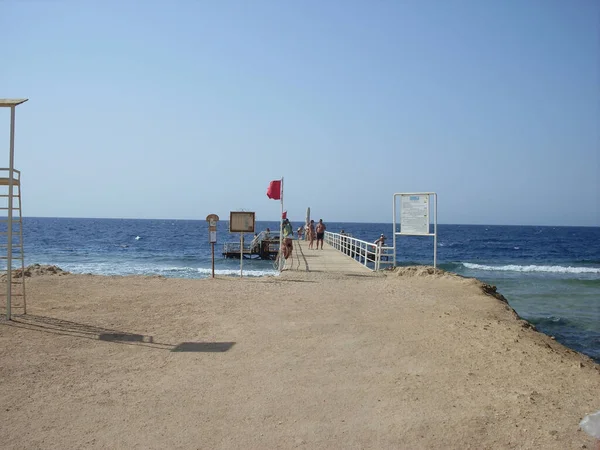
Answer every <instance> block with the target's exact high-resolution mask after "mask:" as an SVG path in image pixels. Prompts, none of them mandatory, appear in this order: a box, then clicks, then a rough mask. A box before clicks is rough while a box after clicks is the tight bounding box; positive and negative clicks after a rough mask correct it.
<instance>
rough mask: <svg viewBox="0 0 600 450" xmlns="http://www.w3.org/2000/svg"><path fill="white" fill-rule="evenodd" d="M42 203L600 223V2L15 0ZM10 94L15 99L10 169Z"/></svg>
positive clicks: (119, 210) (11, 15)
mask: <svg viewBox="0 0 600 450" xmlns="http://www.w3.org/2000/svg"><path fill="white" fill-rule="evenodd" d="M0 29H2V30H3V38H2V39H1V40H0V54H1V55H2V64H1V66H0V97H2V98H14V97H25V98H29V101H28V102H27V103H25V104H23V105H21V106H19V107H17V111H16V141H15V167H16V168H17V169H19V170H21V171H22V179H23V214H24V215H25V216H37V217H97V218H103V217H114V218H155V219H160V218H169V219H204V218H205V217H206V216H207V215H208V214H210V213H216V214H218V215H219V216H220V217H221V219H224V218H228V216H229V212H230V211H237V210H246V211H255V212H256V218H257V220H276V219H277V218H278V217H279V214H280V204H279V202H277V201H274V200H269V199H268V198H267V197H266V194H265V193H266V189H267V186H268V184H269V182H270V181H271V180H275V179H280V178H281V177H283V178H284V207H285V209H286V210H287V211H288V216H289V217H290V218H291V219H294V220H299V219H302V218H304V215H305V212H306V208H307V207H309V206H310V207H311V211H312V214H313V217H315V216H318V217H319V218H323V219H324V220H325V221H326V222H327V221H338V222H388V223H389V222H391V221H392V199H393V194H394V193H402V192H436V193H437V195H438V222H439V223H448V224H498V225H503V224H514V225H581V226H600V207H599V205H600V2H598V1H596V0H572V1H564V0H505V1H481V0H447V1H442V0H436V1H431V0H408V1H402V0H389V1H385V0H382V1H366V0H365V1H351V0H344V1H341V0H339V1H338V0H327V1H322V0H320V1H316V0H307V1H301V2H291V1H275V0H273V1H261V0H256V1H252V2H248V1H227V0H224V1H218V2H215V1H203V0H197V1H192V0H188V1H184V0H178V1H155V0H148V1H141V0H140V1H134V0H121V1H112V0H103V1H88V2H81V1H67V0H64V1H63V0H45V1H35V0H0ZM9 111H10V109H9V108H1V109H0V158H2V159H0V165H4V166H5V167H7V166H8V158H9V157H8V155H9V151H8V148H9V128H10V127H9V123H10V114H9Z"/></svg>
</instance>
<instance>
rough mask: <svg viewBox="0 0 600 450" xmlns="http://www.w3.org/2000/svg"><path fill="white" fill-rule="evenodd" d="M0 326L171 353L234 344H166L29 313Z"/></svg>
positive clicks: (215, 349)
mask: <svg viewBox="0 0 600 450" xmlns="http://www.w3.org/2000/svg"><path fill="white" fill-rule="evenodd" d="M0 325H4V326H10V327H15V328H24V329H27V330H33V331H40V332H43V333H51V334H58V335H62V336H72V337H77V338H83V339H91V340H95V341H104V342H113V343H116V344H124V345H138V346H143V347H150V348H155V349H160V350H168V351H172V352H210V353H213V352H226V351H228V350H229V349H231V347H233V346H234V345H235V342H182V343H180V344H167V343H163V342H155V341H154V338H153V337H152V336H148V335H143V334H135V333H128V332H124V331H119V330H111V329H108V328H102V327H97V326H94V325H88V324H84V323H77V322H71V321H68V320H62V319H57V318H55V317H46V316H35V315H29V314H23V315H16V316H14V317H13V320H10V321H8V320H2V321H0Z"/></svg>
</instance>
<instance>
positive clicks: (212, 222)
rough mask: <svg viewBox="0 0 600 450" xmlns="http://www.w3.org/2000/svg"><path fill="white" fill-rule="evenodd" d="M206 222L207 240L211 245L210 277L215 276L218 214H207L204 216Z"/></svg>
mask: <svg viewBox="0 0 600 450" xmlns="http://www.w3.org/2000/svg"><path fill="white" fill-rule="evenodd" d="M206 221H207V222H208V241H209V242H210V246H211V247H212V278H214V277H215V242H217V222H218V221H219V216H217V215H216V214H209V215H208V216H206Z"/></svg>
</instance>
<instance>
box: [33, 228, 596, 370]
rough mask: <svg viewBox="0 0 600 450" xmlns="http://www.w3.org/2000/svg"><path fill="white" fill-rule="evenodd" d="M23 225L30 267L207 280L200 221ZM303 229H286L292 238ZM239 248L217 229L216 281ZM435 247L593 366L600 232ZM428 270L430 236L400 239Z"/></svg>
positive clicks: (497, 236)
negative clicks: (230, 249) (227, 249)
mask: <svg viewBox="0 0 600 450" xmlns="http://www.w3.org/2000/svg"><path fill="white" fill-rule="evenodd" d="M23 220H24V223H23V233H24V239H23V240H24V249H25V263H26V264H27V265H29V264H34V263H39V264H53V265H57V266H59V267H60V268H62V269H63V270H66V271H69V272H72V273H92V274H98V275H162V276H165V277H180V278H206V277H209V276H210V275H211V260H212V258H211V245H210V244H209V242H208V241H209V238H208V226H207V223H206V221H204V220H141V219H139V220H138V219H135V220H134V219H75V218H72V219H71V218H36V217H26V218H24V219H23ZM325 223H326V224H327V229H328V231H332V232H340V231H342V230H344V231H345V232H346V233H349V234H351V235H352V236H353V237H355V238H358V239H363V240H366V241H369V242H373V241H374V240H376V239H377V238H378V237H379V235H380V234H381V233H383V234H385V235H386V236H387V237H388V245H391V242H392V241H391V236H392V233H393V229H392V227H393V226H392V224H391V223H342V222H325ZM294 225H295V226H294ZM300 225H301V223H294V222H293V221H292V226H293V229H294V230H295V229H296V228H297V227H298V226H300ZM267 227H269V228H270V229H271V230H278V223H277V222H260V221H259V222H257V224H256V231H262V230H264V229H266V228H267ZM247 238H248V239H251V238H252V236H251V235H247ZM239 239H240V235H239V234H238V233H229V231H228V222H227V221H220V222H219V223H218V228H217V243H216V244H215V272H216V274H218V275H230V276H239V274H240V261H239V260H238V259H225V258H224V257H223V256H222V252H223V246H224V244H225V243H226V242H239ZM437 246H438V248H437V261H438V267H440V268H442V269H445V270H448V271H451V272H455V273H457V274H460V275H463V276H466V277H475V278H477V279H479V280H481V281H484V282H486V283H490V284H493V285H496V286H497V287H498V291H499V292H500V293H501V294H502V295H504V296H505V297H506V298H507V300H508V302H509V303H510V305H511V306H512V308H513V309H515V311H516V312H517V313H518V314H519V316H520V317H522V318H523V319H526V320H527V321H529V322H531V323H532V324H534V325H535V326H536V328H537V329H538V330H540V331H541V332H543V333H546V334H548V335H551V336H554V337H555V338H556V340H557V341H559V342H561V343H563V344H564V345H566V346H568V347H570V348H572V349H574V350H577V351H579V352H581V353H584V354H587V355H589V356H590V357H592V358H593V359H594V360H595V361H597V362H599V363H600V228H599V227H553V226H499V225H438V241H437ZM432 263H433V238H432V237H427V236H422V237H421V236H419V237H413V236H411V237H409V236H398V239H397V264H398V265H414V264H427V265H431V264H432ZM243 274H244V276H249V277H261V276H277V271H276V270H275V269H274V267H273V261H260V260H244V264H243ZM365 301H374V300H373V299H365Z"/></svg>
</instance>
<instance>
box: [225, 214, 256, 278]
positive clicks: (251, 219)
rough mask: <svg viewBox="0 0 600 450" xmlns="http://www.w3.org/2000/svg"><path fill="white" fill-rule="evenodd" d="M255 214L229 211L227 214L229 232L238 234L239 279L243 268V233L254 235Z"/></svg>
mask: <svg viewBox="0 0 600 450" xmlns="http://www.w3.org/2000/svg"><path fill="white" fill-rule="evenodd" d="M254 223H255V213H253V212H246V211H231V212H230V213H229V232H230V233H240V277H241V276H243V268H244V233H254Z"/></svg>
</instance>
